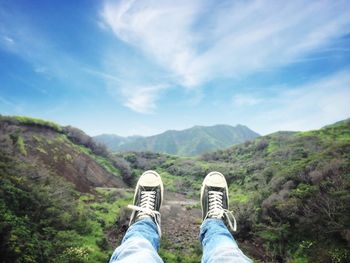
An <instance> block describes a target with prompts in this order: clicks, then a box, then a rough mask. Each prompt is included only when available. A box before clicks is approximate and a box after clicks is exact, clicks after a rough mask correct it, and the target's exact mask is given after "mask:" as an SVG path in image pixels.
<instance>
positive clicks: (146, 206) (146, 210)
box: [128, 191, 161, 236]
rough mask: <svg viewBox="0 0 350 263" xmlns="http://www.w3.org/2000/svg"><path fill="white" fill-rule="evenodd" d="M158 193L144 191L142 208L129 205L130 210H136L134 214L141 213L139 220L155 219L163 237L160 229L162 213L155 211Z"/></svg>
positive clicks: (142, 193)
mask: <svg viewBox="0 0 350 263" xmlns="http://www.w3.org/2000/svg"><path fill="white" fill-rule="evenodd" d="M155 200H156V192H155V191H142V192H141V201H140V206H136V205H128V208H130V209H132V210H134V212H139V213H138V215H137V218H138V219H140V218H145V217H151V218H153V219H154V221H155V223H156V225H157V228H158V233H159V236H161V229H160V213H159V212H158V211H156V210H154V209H155Z"/></svg>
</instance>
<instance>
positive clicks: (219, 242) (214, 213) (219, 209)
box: [200, 172, 252, 263]
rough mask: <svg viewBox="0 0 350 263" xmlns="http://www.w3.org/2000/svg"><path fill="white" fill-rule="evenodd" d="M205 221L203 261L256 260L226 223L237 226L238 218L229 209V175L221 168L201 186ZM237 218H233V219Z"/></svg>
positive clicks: (202, 234)
mask: <svg viewBox="0 0 350 263" xmlns="http://www.w3.org/2000/svg"><path fill="white" fill-rule="evenodd" d="M201 204H202V215H203V223H202V226H201V230H200V241H201V243H202V246H203V257H202V262H203V263H204V262H205V263H215V262H218V263H219V262H237V263H243V262H252V261H251V260H250V259H249V258H248V257H246V256H245V255H244V254H243V252H242V251H241V250H240V249H239V248H238V245H237V243H236V241H235V240H234V238H233V236H232V235H231V233H230V231H229V230H228V228H227V227H226V225H225V223H224V222H226V223H227V224H228V225H229V226H230V228H231V229H232V230H234V231H235V230H236V219H235V218H234V217H233V215H232V214H231V212H229V211H228V210H227V209H228V204H229V200H228V187H227V183H226V180H225V177H224V176H223V175H222V174H221V173H219V172H211V173H209V174H208V175H207V176H206V178H205V179H204V181H203V185H202V189H201ZM232 221H233V222H232Z"/></svg>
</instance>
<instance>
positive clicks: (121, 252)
mask: <svg viewBox="0 0 350 263" xmlns="http://www.w3.org/2000/svg"><path fill="white" fill-rule="evenodd" d="M146 251H148V252H151V253H153V252H154V251H155V250H154V247H153V246H152V244H151V243H150V242H149V241H148V240H145V239H144V238H140V237H132V238H130V239H128V240H127V241H125V242H124V243H123V244H121V245H120V246H119V247H117V248H116V250H115V251H114V253H113V255H112V257H111V262H113V260H116V259H118V260H120V259H122V258H124V257H127V256H129V255H131V254H135V253H139V252H146Z"/></svg>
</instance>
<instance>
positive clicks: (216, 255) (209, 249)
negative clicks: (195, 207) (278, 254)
mask: <svg viewBox="0 0 350 263" xmlns="http://www.w3.org/2000/svg"><path fill="white" fill-rule="evenodd" d="M200 240H201V243H202V246H203V257H202V262H210V263H213V262H237V263H241V262H252V261H251V260H250V259H249V258H248V257H246V256H245V255H244V254H243V252H242V251H241V250H240V249H239V248H238V245H237V243H236V241H235V240H234V238H233V237H232V235H231V233H230V232H229V231H228V229H227V227H226V226H225V224H224V222H223V221H222V220H221V219H206V220H204V222H203V224H202V226H201V230H200Z"/></svg>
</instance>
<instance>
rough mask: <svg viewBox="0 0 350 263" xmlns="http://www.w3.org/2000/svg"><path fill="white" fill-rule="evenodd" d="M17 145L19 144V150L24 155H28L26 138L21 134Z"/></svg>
mask: <svg viewBox="0 0 350 263" xmlns="http://www.w3.org/2000/svg"><path fill="white" fill-rule="evenodd" d="M17 145H18V149H19V152H20V153H21V154H22V155H24V156H27V150H26V146H25V143H24V140H23V138H22V137H21V136H19V137H18V139H17Z"/></svg>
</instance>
